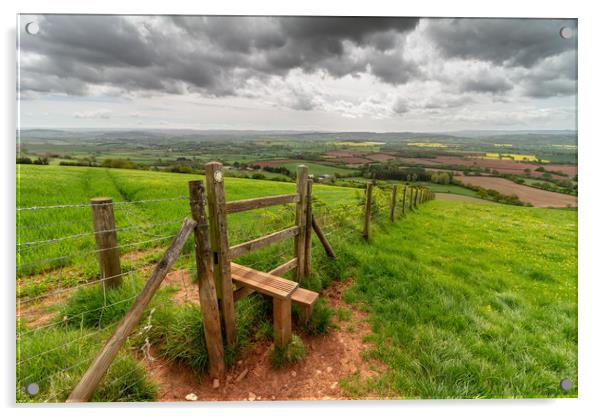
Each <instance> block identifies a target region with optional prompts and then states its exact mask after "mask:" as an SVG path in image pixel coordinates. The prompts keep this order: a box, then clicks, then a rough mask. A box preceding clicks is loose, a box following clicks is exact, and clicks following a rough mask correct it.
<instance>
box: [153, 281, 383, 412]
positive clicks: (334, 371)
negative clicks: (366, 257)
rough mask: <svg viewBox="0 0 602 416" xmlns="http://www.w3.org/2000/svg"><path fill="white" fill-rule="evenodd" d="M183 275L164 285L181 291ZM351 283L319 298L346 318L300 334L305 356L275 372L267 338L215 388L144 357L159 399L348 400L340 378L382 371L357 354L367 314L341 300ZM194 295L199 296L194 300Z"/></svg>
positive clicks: (367, 331) (365, 331) (379, 365)
mask: <svg viewBox="0 0 602 416" xmlns="http://www.w3.org/2000/svg"><path fill="white" fill-rule="evenodd" d="M186 276H187V273H181V272H180V271H178V272H174V273H171V274H170V276H168V284H174V283H178V284H179V285H180V291H181V290H182V283H181V279H183V278H185V277H186ZM350 284H351V280H347V281H345V282H335V283H333V284H332V285H331V287H329V288H328V289H327V290H325V291H324V292H323V293H322V294H321V296H322V297H324V298H325V299H326V300H327V301H328V303H329V304H330V305H331V306H333V307H335V308H342V309H347V310H350V311H351V318H350V319H349V320H345V321H339V320H338V319H337V318H336V316H335V318H334V323H335V324H336V326H337V327H336V328H333V329H331V330H330V331H329V332H328V333H327V334H325V335H320V336H307V335H301V338H302V339H303V342H304V344H305V358H304V359H303V361H301V362H299V363H296V364H293V365H289V366H288V367H286V368H283V369H279V370H274V369H273V368H272V367H271V364H270V358H269V351H270V348H271V345H272V343H271V342H267V341H262V342H258V343H256V344H254V345H253V346H252V347H251V348H249V349H248V350H246V351H243V353H242V354H241V356H240V357H239V358H238V362H237V364H236V365H235V366H233V367H232V368H230V369H228V372H227V379H226V380H225V381H222V382H221V383H220V386H219V387H218V388H214V387H213V381H212V380H210V379H208V378H207V377H203V378H199V377H198V376H196V375H195V374H194V373H192V372H191V371H190V370H189V369H188V368H186V367H184V366H182V365H179V364H175V363H169V362H167V361H165V360H163V359H159V358H158V359H155V360H154V361H150V360H148V359H145V360H144V362H145V365H146V367H147V369H148V372H149V376H150V378H151V379H152V380H153V381H154V382H155V383H157V385H158V387H159V393H158V400H160V401H183V400H185V397H186V396H187V395H188V394H190V393H194V394H195V395H196V396H197V397H198V400H204V401H216V400H235V401H246V400H249V401H265V400H342V399H349V398H350V397H348V396H347V395H346V394H345V391H344V390H343V389H342V388H341V386H340V382H341V379H344V378H345V377H347V376H351V375H359V377H360V379H362V380H366V379H368V378H372V377H376V376H378V374H380V373H381V372H383V371H385V370H386V367H385V366H384V365H383V364H382V363H379V362H376V361H374V360H371V361H366V360H364V359H363V358H362V353H363V352H364V351H366V350H367V349H368V348H369V345H366V344H365V343H364V342H363V338H364V337H365V336H366V335H368V334H370V331H371V330H370V326H369V324H368V323H367V322H366V314H365V313H364V312H361V311H359V310H357V309H355V308H352V307H350V306H349V305H346V304H345V303H344V302H343V301H342V295H343V291H344V290H345V289H346V288H347V287H348V286H349V285H350ZM187 296H191V293H189V294H188V295H187ZM176 298H177V299H180V300H182V296H181V295H176ZM188 299H189V300H190V297H189V298H188ZM196 299H198V296H197V297H196V298H193V301H195V302H196ZM241 375H243V376H242V377H241ZM239 377H241V378H240V380H237V379H238V378H239ZM364 398H370V397H364ZM375 398H376V397H375Z"/></svg>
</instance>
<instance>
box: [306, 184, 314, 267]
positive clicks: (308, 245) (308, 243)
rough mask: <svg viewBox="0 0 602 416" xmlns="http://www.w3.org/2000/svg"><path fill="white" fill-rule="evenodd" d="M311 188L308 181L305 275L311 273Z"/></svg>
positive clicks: (311, 185)
mask: <svg viewBox="0 0 602 416" xmlns="http://www.w3.org/2000/svg"><path fill="white" fill-rule="evenodd" d="M312 188H313V181H312V180H311V179H309V180H308V181H307V208H306V209H305V213H306V216H305V275H306V276H307V275H309V274H310V273H311V227H312V223H311V219H312V210H311V194H312Z"/></svg>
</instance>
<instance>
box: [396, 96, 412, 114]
mask: <svg viewBox="0 0 602 416" xmlns="http://www.w3.org/2000/svg"><path fill="white" fill-rule="evenodd" d="M409 111H410V108H409V107H408V105H407V103H406V102H405V100H403V99H402V98H398V99H397V100H396V101H395V104H393V112H394V113H395V114H405V113H407V112H409Z"/></svg>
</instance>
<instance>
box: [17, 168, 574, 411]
mask: <svg viewBox="0 0 602 416" xmlns="http://www.w3.org/2000/svg"><path fill="white" fill-rule="evenodd" d="M310 172H312V170H311V167H310ZM191 179H202V178H201V177H198V176H193V175H183V174H170V173H158V172H145V171H131V170H109V169H99V168H79V167H58V166H24V165H21V166H19V172H18V188H17V189H18V197H17V204H18V206H19V207H31V206H40V205H56V204H81V203H84V204H85V203H87V202H88V200H89V198H91V197H94V196H99V195H104V196H112V197H113V198H114V200H115V201H138V200H153V199H163V198H177V197H186V195H187V181H189V180H191ZM429 186H430V185H429ZM294 189H295V184H292V183H281V182H272V181H258V180H247V179H236V178H226V193H227V198H228V200H235V199H245V198H251V197H257V196H267V195H275V194H281V193H290V192H294ZM437 192H438V191H437ZM361 194H362V191H361V190H358V189H350V188H339V187H330V186H319V185H314V195H315V196H317V201H316V204H315V210H316V212H325V213H328V218H330V219H331V221H330V222H329V223H327V224H324V226H325V229H326V231H327V232H328V234H329V239H330V241H331V243H332V244H333V246H334V247H335V251H336V252H337V259H336V260H335V261H332V260H329V259H326V258H325V256H324V255H323V252H322V250H321V249H320V247H319V246H318V244H319V243H318V242H317V241H314V245H315V246H316V247H315V249H314V253H315V255H314V262H315V267H314V273H313V274H312V276H311V278H310V279H308V281H307V282H306V286H307V287H309V288H312V289H314V290H319V289H320V288H322V287H324V285H326V284H328V282H329V280H330V279H332V278H337V277H347V276H351V277H352V278H353V285H352V286H351V288H350V289H349V290H348V291H347V292H346V293H345V299H346V300H347V301H348V302H350V303H351V304H353V305H356V306H357V307H360V308H362V309H363V310H365V311H366V312H367V313H368V319H369V322H370V324H371V327H372V331H373V333H372V334H371V335H370V336H369V337H368V339H367V340H366V341H367V342H369V343H370V346H371V347H370V350H369V352H368V354H367V355H366V359H369V358H376V359H378V360H380V361H382V362H383V363H384V364H385V365H386V370H385V371H384V373H383V374H381V375H380V376H378V377H377V378H376V379H371V380H368V381H365V380H362V379H360V378H359V376H358V375H357V374H356V375H351V376H348V377H346V378H345V379H344V380H342V382H341V385H342V386H343V388H344V389H345V391H346V392H347V393H348V394H350V395H352V396H356V397H366V396H373V395H374V394H376V395H377V396H380V397H401V398H477V397H478V398H492V397H563V396H571V397H572V396H576V394H577V390H576V389H573V390H572V391H570V392H566V393H563V392H562V391H561V390H560V389H559V387H558V384H559V382H560V379H562V378H570V379H571V380H572V381H573V382H574V383H575V385H577V381H578V380H577V217H576V212H575V211H568V210H553V209H534V208H524V207H514V206H507V205H498V204H495V205H485V204H474V203H469V202H457V201H439V200H435V201H431V202H429V203H427V204H425V205H424V206H422V207H420V208H419V209H418V210H416V211H415V212H411V213H407V215H406V216H405V217H402V216H401V215H400V212H399V210H398V221H397V222H396V223H395V224H391V223H390V222H389V221H388V219H387V210H386V201H387V200H388V199H387V194H386V193H384V192H382V191H380V190H378V191H377V192H375V204H376V212H375V218H374V222H373V233H372V238H371V241H370V242H368V243H366V242H364V240H363V239H362V238H361V233H360V229H361V204H362V202H361ZM89 209H90V208H89V207H74V208H65V209H47V210H34V211H18V218H17V227H18V228H17V243H18V244H22V245H21V246H19V247H18V248H19V249H18V251H17V261H18V265H19V264H20V265H21V266H19V267H18V275H17V278H18V281H17V284H18V286H17V287H18V290H17V292H18V293H17V295H18V296H21V297H23V298H28V297H32V296H39V295H43V294H44V293H46V292H47V291H49V290H51V289H54V288H55V287H59V288H62V287H65V286H70V285H76V284H78V283H81V282H85V281H88V280H91V279H95V278H96V277H97V274H98V271H97V266H96V261H95V258H94V253H93V250H94V247H95V246H94V237H93V236H92V235H86V236H84V237H82V238H72V239H67V240H63V241H59V242H52V243H47V242H44V241H45V240H50V239H54V238H57V237H62V236H69V235H74V234H78V233H86V232H90V231H91V214H90V211H89ZM188 209H189V208H188V201H187V200H186V199H181V200H180V199H178V200H174V201H167V202H157V203H155V202H148V203H144V204H127V205H115V212H116V221H117V227H118V228H121V227H130V228H129V229H125V230H120V231H118V234H119V240H120V244H124V245H126V244H130V243H131V244H134V243H137V242H140V241H149V240H150V241H151V242H149V243H144V244H136V245H132V246H128V247H126V248H124V251H126V252H127V251H128V250H129V251H140V252H142V253H148V254H145V255H144V256H142V257H139V258H137V259H135V260H124V265H123V267H124V268H125V269H132V270H136V268H137V267H139V266H140V265H143V264H149V262H151V261H156V260H157V255H158V254H160V251H157V250H155V251H149V249H150V248H153V247H158V246H162V247H165V246H166V245H167V244H168V242H169V239H163V240H158V241H154V242H153V241H152V240H153V239H157V238H161V236H169V235H171V234H173V233H174V232H175V231H176V230H177V228H178V227H179V223H180V222H181V220H182V219H183V218H184V217H185V216H187V215H188ZM293 217H294V214H293V212H292V209H290V208H287V207H284V208H277V209H276V208H275V209H264V210H261V211H252V212H247V213H240V214H234V215H232V216H230V217H229V221H230V228H231V230H232V232H231V236H230V237H231V238H230V239H231V243H232V244H234V243H236V242H241V241H243V240H247V239H249V238H253V237H257V236H259V235H263V234H265V233H266V232H268V231H270V230H276V229H280V228H282V227H283V225H284V224H286V223H290V222H292V220H293ZM157 224H163V225H157ZM139 226H144V227H146V228H142V229H139V228H137V229H134V228H131V227H139ZM32 241H33V242H36V241H37V242H40V243H38V244H35V245H33V246H31V247H30V246H28V245H25V244H24V243H28V242H32ZM186 250H188V251H187V253H188V254H190V251H191V245H190V244H189V245H188V246H187V249H186ZM90 251H91V252H92V254H90ZM74 254H75V255H74ZM291 254H292V247H291V244H290V242H287V243H282V244H278V245H276V246H273V247H269V248H267V249H262V250H260V251H258V252H256V253H253V254H251V255H249V256H246V257H243V258H241V262H242V263H244V264H247V265H250V266H252V267H257V268H258V269H260V270H268V269H270V268H272V267H274V266H276V265H277V264H280V263H281V262H282V260H287V259H290V258H291ZM61 256H71V257H68V258H67V259H62V260H55V261H51V262H48V261H44V262H42V264H41V265H40V264H38V263H37V260H38V259H48V258H53V257H61ZM190 260H191V259H190V258H189V259H188V260H184V259H182V261H181V262H179V263H178V267H191V263H190ZM31 263H34V265H32V266H28V264H31ZM23 264H25V266H23ZM41 270H46V272H45V273H44V274H38V273H39V272H40V271H41ZM135 276H139V277H140V278H142V277H144V276H146V274H144V273H141V272H140V273H138V272H137V273H136V274H135ZM130 284H134V283H130ZM135 287H136V286H131V287H130V288H126V289H124V293H123V294H122V295H119V296H122V297H125V299H126V300H128V299H129V298H130V295H131V293H132V290H135ZM132 288H133V289H132ZM134 293H135V292H134ZM116 296H117V295H116ZM65 302H67V306H66V307H65V308H64V309H61V310H60V311H59V313H58V315H59V316H63V317H65V316H76V317H77V316H78V313H79V312H78V311H81V310H83V311H84V312H85V311H86V310H89V306H90V305H91V304H100V305H102V302H106V298H105V295H104V294H103V293H102V292H99V291H98V290H96V291H94V290H89V291H83V292H82V291H78V292H77V296H76V295H75V294H73V295H70V296H67V297H66V298H65ZM157 304H158V306H161V307H158V309H157V312H156V315H155V317H154V321H153V322H154V325H153V329H152V330H151V333H150V334H149V335H148V336H149V337H150V338H151V339H152V340H153V344H155V343H156V345H158V346H159V347H158V348H162V347H161V345H163V346H168V347H163V348H165V351H172V349H173V353H174V354H176V355H177V357H176V359H180V360H182V359H183V358H182V357H184V359H183V360H184V362H185V363H186V365H189V366H192V367H194V368H198V369H199V371H200V370H202V368H203V365H204V364H203V363H202V359H203V357H205V356H204V355H202V353H197V352H196V351H198V350H199V348H202V346H203V345H204V344H203V342H204V341H203V339H195V340H190V338H189V337H188V336H187V334H190V333H192V332H194V333H200V329H199V328H200V327H199V319H198V317H199V315H198V314H197V315H196V318H197V319H196V320H194V319H191V312H190V311H189V310H180V309H178V308H175V307H174V306H173V305H172V302H165V301H160V300H158V301H157ZM237 305H238V304H237ZM86 308H88V309H86ZM240 308H241V312H240V313H241V315H242V316H248V318H244V319H242V320H241V328H240V330H241V331H242V332H241V337H240V338H241V339H242V340H243V341H245V342H250V341H248V340H250V339H251V336H250V334H252V333H253V332H254V331H255V330H256V328H258V327H259V328H261V326H258V325H259V321H258V320H261V319H263V320H265V318H264V317H263V316H264V315H262V313H261V307H260V306H259V305H255V304H254V303H250V304H248V305H245V304H241V305H240ZM49 310H53V311H56V307H54V309H52V307H49ZM100 310H101V311H103V314H101V315H98V316H96V315H94V316H92V317H91V318H90V316H88V315H86V319H85V320H84V317H82V318H81V322H80V326H78V327H76V326H71V325H67V324H65V325H64V328H63V325H61V326H60V328H59V329H60V330H61V331H63V330H64V332H60V333H56V332H54V329H53V328H50V329H49V330H48V332H46V330H45V329H44V332H40V334H39V335H40V336H39V337H34V338H31V339H25V340H24V341H23V343H21V344H20V347H19V348H18V351H19V356H21V357H24V358H23V359H25V360H27V359H28V358H27V357H28V356H30V355H31V354H36V353H37V354H39V353H40V352H44V351H45V348H48V346H47V345H45V339H48V340H50V341H51V342H50V344H49V345H50V346H51V347H52V348H55V350H53V351H52V353H51V354H48V355H46V356H43V357H41V358H38V360H40V359H41V360H42V361H40V362H41V363H42V362H43V363H45V364H46V366H45V367H40V369H39V370H36V372H35V373H34V376H32V378H34V379H37V378H48V379H50V380H52V383H50V385H43V386H42V387H43V388H44V395H45V396H44V398H47V399H49V400H50V399H52V397H58V398H59V399H60V398H64V396H65V394H67V393H68V391H69V387H70V386H72V385H73V383H74V382H75V381H76V380H77V374H80V373H81V371H83V370H85V363H84V364H81V367H77V368H78V371H79V373H76V374H71V373H68V372H67V373H63V372H60V371H59V370H60V369H61V368H64V366H66V365H67V364H69V363H73V362H75V364H77V361H78V360H76V359H75V358H74V357H73V356H77V354H79V355H80V356H82V357H84V358H85V359H87V360H89V359H91V357H92V356H93V353H94V351H95V350H96V347H100V345H102V343H101V341H102V337H103V336H106V335H107V334H108V331H109V329H108V328H110V326H109V325H111V324H114V323H115V322H116V321H117V320H118V319H119V316H120V315H119V314H122V313H123V312H124V311H125V310H126V308H125V305H122V306H121V307H119V311H117V310H112V313H111V314H110V315H107V313H109V312H110V311H109V312H106V313H105V311H104V310H103V309H102V306H101V309H100ZM109 317H110V319H108V318H109ZM57 319H58V318H57ZM160 322H164V323H165V325H161V324H160ZM99 325H100V329H102V332H101V333H99V334H98V336H99V337H100V339H98V340H97V341H95V342H91V339H92V338H90V339H85V340H84V341H79V342H77V341H78V340H79V339H80V338H81V337H87V336H91V335H94V334H93V333H90V331H91V330H92V329H91V328H96V327H98V326H99ZM18 328H19V330H20V331H31V330H32V329H31V327H30V325H29V324H28V323H27V322H20V323H19V327H18ZM322 328H323V330H325V328H326V326H324V325H322ZM171 329H173V330H171ZM142 338H143V337H142ZM65 339H68V340H72V342H73V343H72V344H70V345H71V347H70V349H69V350H68V352H67V353H65V354H68V357H66V358H65V359H64V360H66V362H63V361H62V359H61V357H62V354H64V353H63V350H62V349H61V348H58V347H60V345H61V343H62V342H64V340H65ZM70 342H71V341H70ZM132 342H133V343H134V344H136V342H137V341H136V340H132ZM136 346H137V347H139V345H136ZM239 347H240V348H242V346H239ZM199 354H201V355H199ZM232 354H235V352H232ZM19 356H18V359H19ZM178 357H179V358H178ZM229 357H230V358H229V359H230V360H232V356H229ZM35 362H37V361H35ZM120 363H122V364H120V366H121V367H122V368H121V367H119V366H116V368H115V369H113V370H110V371H112V373H111V374H110V377H108V379H107V381H106V383H108V384H106V385H105V386H106V387H105V390H103V392H104V393H102V394H101V395H100V396H97V399H99V400H102V399H116V398H118V397H120V394H122V393H123V389H121V390H120V389H115V388H113V387H114V386H115V385H116V386H118V387H119V386H121V387H124V388H125V387H128V386H134V387H135V388H130V389H129V390H128V391H127V392H126V395H125V396H124V397H121V399H130V400H149V399H152V397H153V394H154V390H153V387H152V386H149V385H148V383H147V382H146V380H145V377H144V373H143V372H142V370H140V369H138V367H136V366H135V364H136V363H135V362H134V361H132V357H131V356H130V355H129V354H125V353H124V355H123V358H122V359H121V361H120ZM24 368H27V367H24ZM48 373H50V376H49V375H48ZM127 374H134V375H136V377H134V378H133V379H131V380H127V383H126V384H125V385H124V384H123V381H122V379H123V378H124V375H127ZM24 377H28V374H25V375H24ZM22 380H23V377H21V376H19V375H18V378H17V381H18V383H19V382H20V381H22ZM18 391H20V390H19V385H18ZM19 397H20V399H19V400H20V401H21V400H29V399H28V398H27V397H26V396H24V395H21V396H19ZM51 401H52V400H51Z"/></svg>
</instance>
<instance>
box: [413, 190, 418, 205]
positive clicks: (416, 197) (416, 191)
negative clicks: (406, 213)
mask: <svg viewBox="0 0 602 416" xmlns="http://www.w3.org/2000/svg"><path fill="white" fill-rule="evenodd" d="M417 199H418V188H415V189H414V208H417V207H418V204H417Z"/></svg>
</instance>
